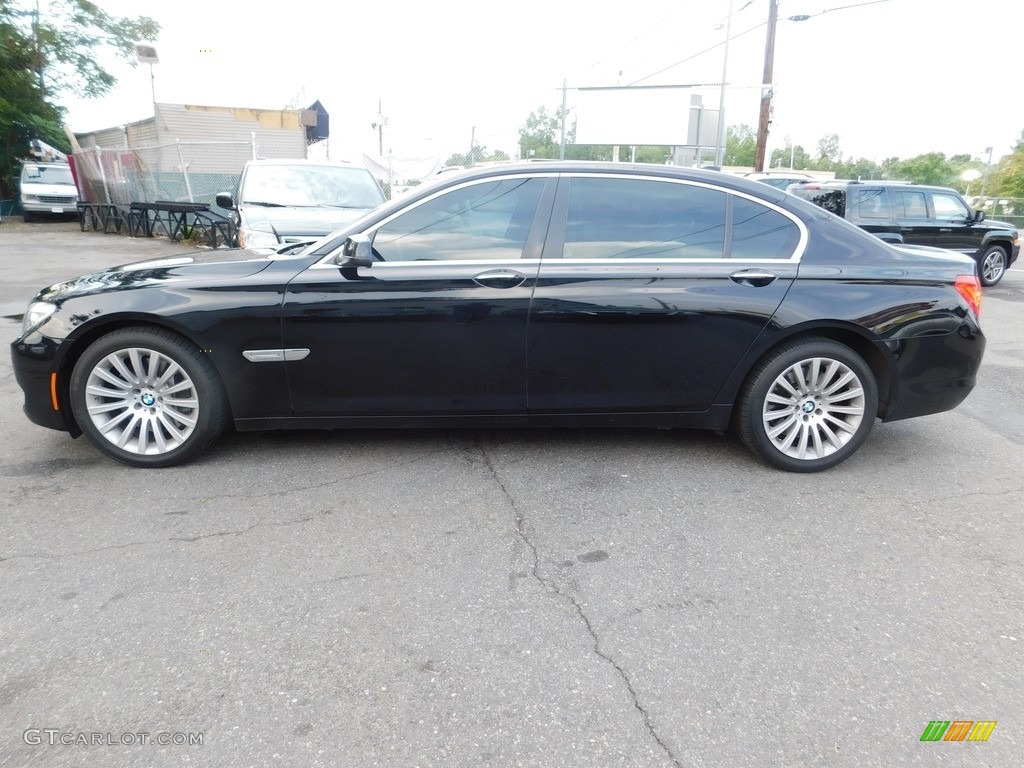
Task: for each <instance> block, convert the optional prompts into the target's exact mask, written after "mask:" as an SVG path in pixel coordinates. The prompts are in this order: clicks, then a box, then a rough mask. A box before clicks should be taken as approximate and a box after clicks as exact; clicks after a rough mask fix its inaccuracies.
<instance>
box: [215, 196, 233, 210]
mask: <svg viewBox="0 0 1024 768" xmlns="http://www.w3.org/2000/svg"><path fill="white" fill-rule="evenodd" d="M214 199H215V201H216V203H217V207H218V208H226V209H227V210H229V211H233V210H234V209H235V200H234V198H233V197H231V195H230V194H228V193H227V192H218V193H217V197H216V198H214Z"/></svg>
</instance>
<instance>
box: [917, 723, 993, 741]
mask: <svg viewBox="0 0 1024 768" xmlns="http://www.w3.org/2000/svg"><path fill="white" fill-rule="evenodd" d="M996 722H997V721H996V720H953V721H952V722H950V721H949V720H932V721H931V722H930V723H928V727H927V728H925V729H924V733H922V734H921V741H988V737H989V736H991V735H992V731H993V730H994V729H995V727H996Z"/></svg>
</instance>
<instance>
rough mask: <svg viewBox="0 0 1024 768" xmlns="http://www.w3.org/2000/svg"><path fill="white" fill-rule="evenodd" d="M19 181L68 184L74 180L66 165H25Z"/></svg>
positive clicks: (71, 183)
mask: <svg viewBox="0 0 1024 768" xmlns="http://www.w3.org/2000/svg"><path fill="white" fill-rule="evenodd" d="M21 180H22V181H28V182H31V183H33V184H70V185H72V186H73V185H74V183H75V180H74V179H73V178H72V177H71V167H70V166H68V165H26V166H25V167H24V168H23V169H22V171H21Z"/></svg>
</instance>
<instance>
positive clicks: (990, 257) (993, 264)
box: [978, 245, 1006, 286]
mask: <svg viewBox="0 0 1024 768" xmlns="http://www.w3.org/2000/svg"><path fill="white" fill-rule="evenodd" d="M1005 274H1006V251H1005V250H1004V249H1003V247H1002V246H1001V245H993V246H992V247H991V248H988V249H987V250H986V251H985V253H984V254H983V255H982V257H981V258H980V259H979V260H978V279H979V280H981V284H982V285H984V286H990V285H995V284H996V283H998V282H999V281H1000V280H1002V279H1003V275H1005Z"/></svg>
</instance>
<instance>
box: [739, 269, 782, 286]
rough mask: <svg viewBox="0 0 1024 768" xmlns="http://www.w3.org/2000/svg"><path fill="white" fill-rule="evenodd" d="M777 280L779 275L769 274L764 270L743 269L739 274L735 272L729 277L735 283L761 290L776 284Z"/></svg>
mask: <svg viewBox="0 0 1024 768" xmlns="http://www.w3.org/2000/svg"><path fill="white" fill-rule="evenodd" d="M777 278H778V275H776V274H775V273H774V272H768V271H767V270H764V269H741V270H740V271H739V272H733V273H732V274H731V275H729V279H730V280H732V281H733V282H734V283H739V284H740V285H750V286H753V287H754V288H761V287H763V286H765V285H768V284H770V283H774V282H775V280H776V279H777Z"/></svg>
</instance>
